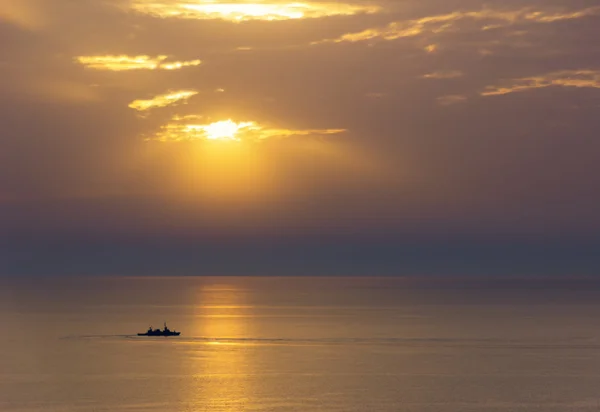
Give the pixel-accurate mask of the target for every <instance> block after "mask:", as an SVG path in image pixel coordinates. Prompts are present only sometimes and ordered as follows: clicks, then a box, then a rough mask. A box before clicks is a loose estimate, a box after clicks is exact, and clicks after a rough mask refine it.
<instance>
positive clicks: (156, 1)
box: [131, 0, 380, 22]
mask: <svg viewBox="0 0 600 412" xmlns="http://www.w3.org/2000/svg"><path fill="white" fill-rule="evenodd" d="M131 7H132V8H133V10H135V11H137V12H139V13H145V14H150V15H153V16H156V17H161V18H181V19H199V20H212V19H220V20H227V21H232V22H243V21H250V20H264V21H277V20H291V19H304V18H318V17H326V16H336V15H338V16H339V15H341V16H350V15H354V14H358V13H377V12H379V11H380V8H379V7H377V6H365V5H358V4H344V3H312V2H311V3H301V2H294V3H285V2H257V3H244V2H239V3H237V2H231V3H226V2H219V1H200V0H188V1H181V0H162V1H161V0H132V3H131Z"/></svg>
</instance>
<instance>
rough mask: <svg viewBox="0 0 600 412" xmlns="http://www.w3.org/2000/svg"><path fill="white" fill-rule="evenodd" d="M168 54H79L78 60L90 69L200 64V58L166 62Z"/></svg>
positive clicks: (152, 68)
mask: <svg viewBox="0 0 600 412" xmlns="http://www.w3.org/2000/svg"><path fill="white" fill-rule="evenodd" d="M167 59H168V56H156V57H151V56H127V55H119V56H112V55H105V56H79V57H77V58H76V60H77V62H78V63H80V64H82V65H83V66H85V67H86V68H89V69H94V70H108V71H117V72H118V71H128V70H177V69H181V68H183V67H189V66H198V65H199V64H201V63H202V62H201V61H200V60H190V61H175V62H165V60H167Z"/></svg>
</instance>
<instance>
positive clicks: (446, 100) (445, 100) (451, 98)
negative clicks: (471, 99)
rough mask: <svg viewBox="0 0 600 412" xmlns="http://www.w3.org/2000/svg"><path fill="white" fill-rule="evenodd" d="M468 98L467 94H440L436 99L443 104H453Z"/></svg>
mask: <svg viewBox="0 0 600 412" xmlns="http://www.w3.org/2000/svg"><path fill="white" fill-rule="evenodd" d="M466 100H467V96H463V95H461V94H451V95H448V96H440V97H438V98H437V99H436V101H437V102H438V104H441V105H442V106H450V105H452V104H457V103H462V102H465V101H466Z"/></svg>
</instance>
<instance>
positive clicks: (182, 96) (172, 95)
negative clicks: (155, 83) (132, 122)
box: [129, 90, 198, 111]
mask: <svg viewBox="0 0 600 412" xmlns="http://www.w3.org/2000/svg"><path fill="white" fill-rule="evenodd" d="M197 94H198V92H197V91H195V90H178V91H176V92H169V93H167V94H161V95H158V96H154V97H153V98H152V99H148V100H135V101H133V102H131V104H129V107H130V108H132V109H135V110H138V111H146V110H150V109H154V108H157V107H167V106H172V105H174V104H177V103H179V102H187V100H188V99H190V98H191V97H193V96H195V95H197Z"/></svg>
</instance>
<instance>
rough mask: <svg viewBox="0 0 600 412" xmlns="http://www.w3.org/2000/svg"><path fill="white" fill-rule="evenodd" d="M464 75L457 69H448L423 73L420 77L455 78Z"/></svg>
mask: <svg viewBox="0 0 600 412" xmlns="http://www.w3.org/2000/svg"><path fill="white" fill-rule="evenodd" d="M462 76H464V73H463V72H461V71H458V70H455V71H448V72H443V71H440V72H433V73H427V74H424V75H423V76H422V77H423V78H424V79H456V78H457V77H462Z"/></svg>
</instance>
